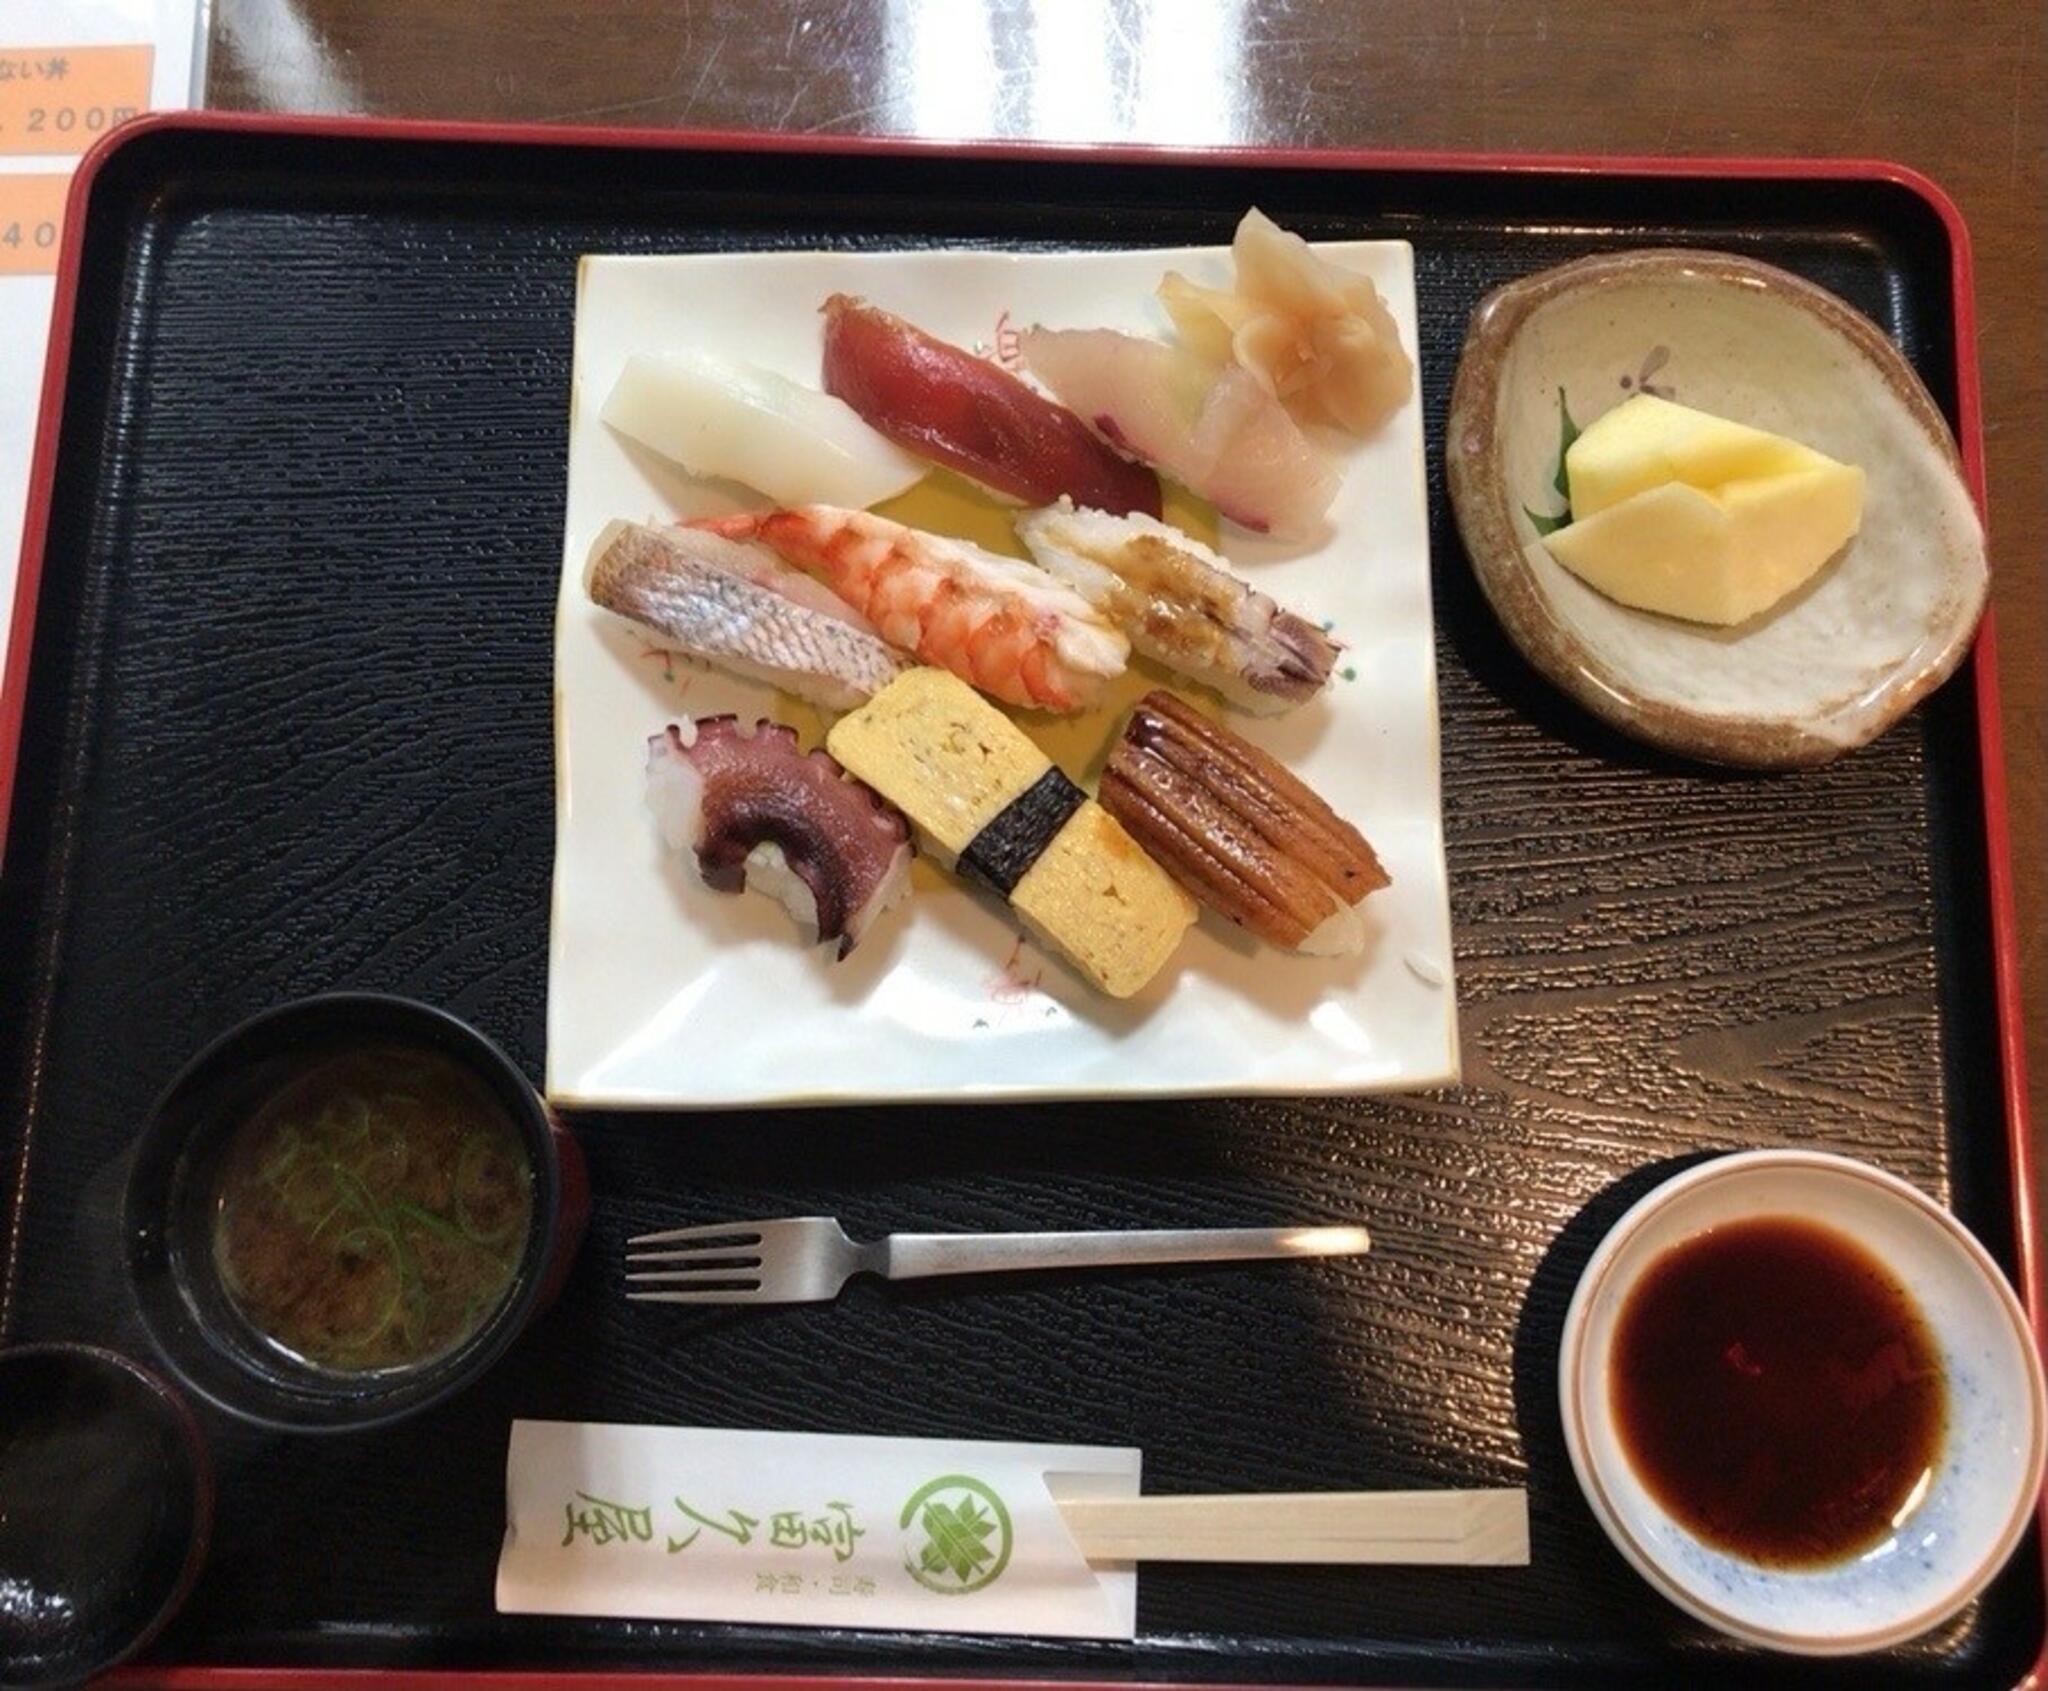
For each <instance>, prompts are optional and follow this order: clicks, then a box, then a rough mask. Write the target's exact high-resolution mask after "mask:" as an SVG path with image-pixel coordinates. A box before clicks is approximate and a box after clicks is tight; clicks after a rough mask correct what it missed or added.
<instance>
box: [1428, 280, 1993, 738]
mask: <svg viewBox="0 0 2048 1691" xmlns="http://www.w3.org/2000/svg"><path fill="white" fill-rule="evenodd" d="M1644 392H1648V393H1654V394H1657V395H1659V396H1660V397H1662V398H1666V399H1672V400H1675V401H1677V402H1678V403H1680V404H1682V405H1690V406H1693V407H1696V408H1697V409H1699V410H1702V411H1710V412H1713V413H1715V414H1716V415H1719V416H1723V417H1728V418H1731V419H1733V420H1734V421H1737V422H1742V423H1748V424H1752V425H1754V426H1755V427H1758V428H1763V429H1769V430H1771V431H1773V432H1775V433H1778V434H1783V435H1788V436H1790V437H1791V438H1793V439H1795V440H1798V441H1801V442H1803V443H1805V444H1806V445H1808V446H1811V447H1814V448H1815V449H1816V450H1818V451H1821V452H1824V453H1826V454H1828V455H1829V456H1830V457H1833V458H1838V459H1841V460H1843V461H1844V462H1847V463H1852V464H1858V465H1861V466H1862V467H1863V469H1864V471H1865V472H1866V478H1867V479H1866V491H1865V500H1864V511H1863V525H1862V530H1861V532H1860V533H1859V534H1858V535H1857V536H1856V537H1855V539H1853V540H1851V541H1850V542H1849V544H1848V545H1847V546H1846V547H1844V548H1843V549H1842V551H1841V552H1839V553H1838V554H1837V555H1836V556H1835V557H1834V558H1833V559H1831V560H1830V561H1829V562H1828V563H1827V564H1826V565H1824V566H1823V567H1822V569H1821V571H1820V573H1819V574H1818V575H1816V576H1815V577H1814V578H1813V579H1812V580H1811V581H1810V582H1808V583H1807V584H1806V585H1805V586H1804V587H1802V588H1801V589H1799V590H1798V591H1797V592H1796V593H1794V594H1793V595H1792V596H1791V598H1790V599H1788V600H1787V601H1785V602H1783V603H1781V604H1779V605H1776V606H1774V607H1772V608H1771V609H1770V610H1768V611H1765V612H1763V613H1762V614H1760V615H1759V616H1757V617H1754V618H1752V619H1751V620H1750V621H1748V622H1746V623H1742V624H1739V625H1738V626H1736V627H1734V628H1726V629H1724V628H1713V627H1708V626H1706V625H1703V624H1698V623H1688V622H1683V621H1680V620H1678V619H1676V618H1672V617H1665V616H1660V615H1657V614H1656V613H1654V612H1650V611H1641V610H1635V609H1632V608H1630V607H1629V606H1626V605H1622V604H1618V603H1616V602H1615V601H1614V600H1612V599H1609V598H1607V597H1606V596H1605V595H1603V594H1601V593H1598V592H1596V591H1595V590H1594V589H1593V588H1591V587H1589V586H1587V585H1586V584H1585V583H1584V582H1582V581H1580V580H1579V579H1578V577H1576V576H1574V575H1572V574H1571V573H1570V572H1569V571H1568V570H1566V569H1565V568H1564V566H1563V565H1561V564H1559V563H1558V562H1557V561H1556V560H1555V559H1554V558H1552V557H1551V555H1550V552H1549V550H1548V549H1547V548H1546V547H1545V546H1544V544H1543V542H1542V539H1541V537H1540V536H1539V535H1538V533H1537V528H1536V524H1535V522H1534V520H1533V519H1532V515H1531V513H1535V514H1536V515H1540V516H1554V515H1556V514H1558V512H1559V511H1560V510H1561V509H1562V507H1563V500H1562V498H1561V496H1560V495H1559V494H1558V492H1557V491H1556V489H1555V487H1554V485H1553V482H1554V479H1555V478H1556V477H1557V474H1558V461H1559V446H1560V431H1561V425H1562V418H1561V414H1560V396H1562V405H1563V406H1564V407H1565V408H1566V409H1568V410H1569V412H1570V414H1571V418H1572V420H1573V422H1575V423H1576V424H1577V425H1578V426H1579V427H1581V428H1584V427H1585V426H1586V425H1587V424H1589V423H1591V422H1592V421H1593V420H1594V419H1595V418H1596V417H1598V416H1600V415H1602V414H1603V413H1604V412H1606V411H1608V410H1610V409H1612V408H1613V407H1614V406H1616V405H1619V404H1621V403H1622V402H1623V401H1624V400H1626V399H1628V398H1630V397H1631V396H1632V395H1634V394H1637V393H1644ZM1445 468H1446V474H1447V477H1448V480H1449V486H1450V492H1451V499H1452V503H1453V506H1454V508H1455V510H1456V513H1457V519H1458V528H1459V531H1460V533H1461V534H1462V535H1463V537H1464V541H1465V549H1466V551H1467V552H1468V553H1469V554H1470V556H1471V559H1472V567H1473V570H1474V572H1475V573H1476V574H1477V576H1478V578H1479V583H1480V586H1481V587H1482V588H1483V589H1484V590H1485V593H1486V596H1487V598H1488V599H1489V600H1490V601H1491V602H1492V605H1493V608H1494V611H1495V613H1496V614H1497V615H1498V616H1499V618H1500V620H1501V623H1502V624H1503V626H1504V627H1505V628H1506V629H1507V631H1508V634H1509V635H1510V636H1511V637H1512V638H1513V639H1514V641H1515V643H1516V644H1517V645H1518V646H1520V647H1521V649H1522V651H1523V652H1524V653H1525V654H1526V655H1527V656H1528V658H1529V660H1530V661H1531V662H1532V663H1533V664H1534V665H1535V666H1536V667H1537V669H1539V670H1540V671H1542V673H1543V674H1544V675H1546V676H1547V677H1549V679H1550V680H1551V681H1553V682H1555V683H1556V684H1557V685H1558V686H1559V687H1561V688H1563V689H1564V691H1565V692H1567V693H1569V694H1570V695H1571V696H1572V697H1573V698H1574V699H1576V700H1577V701H1578V702H1579V703H1580V704H1582V705H1583V706H1585V707H1586V709H1588V710H1590V711H1592V712H1593V713H1594V715H1596V716H1599V717H1602V718H1604V719H1605V720H1606V721H1608V722H1610V723H1612V724H1613V725H1614V726H1615V727H1617V728H1619V729H1621V730H1622V731H1623V732H1625V733H1628V734H1631V735H1634V736H1635V737H1637V738H1638V739H1642V740H1646V741H1648V742H1650V743H1651V744H1653V745H1657V746H1661V747H1664V748H1665V749H1667V750H1671V751H1676V752H1680V753H1684V754H1686V755H1688V756H1692V757H1698V758H1704V759H1707V760H1710V761H1713V762H1717V763H1727V764H1736V765H1742V766H1747V767H1752V768H1789V767H1795V766H1799V765H1805V764H1815V763H1824V762H1826V761H1828V760H1829V759H1830V758H1833V757H1836V756H1839V755H1840V754H1841V753H1843V752H1845V751H1848V750H1850V749H1852V748H1853V747H1856V746H1860V745H1863V744H1864V743H1866V742H1867V741H1869V740H1871V739H1873V738H1875V737H1876V736H1877V735H1878V734H1880V733H1882V732H1883V731H1884V730H1885V729H1886V728H1887V727H1889V726H1890V725H1891V724H1892V723H1893V722H1895V721H1897V720H1898V719H1899V717H1901V716H1902V715H1904V714H1905V712H1907V711H1908V710H1910V709H1911V708H1912V707H1913V705H1914V704H1915V703H1917V702H1918V701H1919V700H1920V699H1921V698H1923V697H1924V696H1925V695H1926V694H1927V693H1928V692H1930V691H1931V690H1932V689H1933V688H1934V687H1936V686H1938V685H1939V684H1940V683H1941V682H1942V681H1943V680H1944V679H1946V678H1947V676H1948V675H1949V674H1950V673H1951V672H1952V671H1953V670H1954V669H1955V667H1956V665H1957V664H1958V663H1960V662H1961V661H1962V657H1963V654H1964V653H1965V652H1966V651H1967V650H1968V649H1969V644H1970V639H1971V636H1972V635H1973V634H1974V633H1975V631H1976V627H1977V622H1978V619H1979V618H1980V616H1981V615H1982V613H1983V609H1984V602H1985V596H1986V592H1987V588H1988V573H1987V568H1986V563H1985V556H1984V534H1983V528H1982V525H1981V523H1980V522H1979V520H1978V516H1977V511H1976V506H1975V504H1974V503H1973V501H1972V500H1971V497H1970V492H1969V489H1968V487H1967V486H1966V485H1965V484H1964V481H1963V476H1962V469H1961V465H1960V462H1959V460H1958V458H1957V454H1956V447H1955V441H1954V439H1953V438H1952V437H1951V435H1950V433H1949V429H1948V424H1947V423H1946V422H1945V421H1944V419H1943V417H1942V415H1941V412H1940V410H1939V408H1937V407H1936V405H1935V403H1934V401H1933V400H1932V399H1931V398H1930V397H1929V396H1928V393H1927V390H1926V389H1925V388H1924V387H1922V386H1921V384H1920V381H1919V378H1918V377H1917V376H1915V375H1914V373H1913V371H1912V369H1911V367H1910V366H1908V365H1907V363H1906V361H1905V359H1904V358H1903V357H1901V356H1900V354H1899V352H1898V349H1897V348H1896V347H1894V346H1893V345H1892V343H1891V342H1890V341H1889V340H1888V339H1886V338H1885V336H1884V335H1883V334H1882V333H1881V332H1880V331H1879V330H1878V329H1877V327H1876V326H1875V325H1874V324H1872V323H1871V322H1870V320H1869V319H1868V318H1866V317H1864V316H1862V315H1861V314H1860V313H1859V312H1857V311H1855V310H1854V309H1852V308H1851V307H1850V306H1848V305H1846V304H1844V303H1843V302H1842V301H1841V300H1839V299H1837V298H1836V297H1835V296H1834V295H1833V294H1830V293H1828V292H1826V291H1825V290H1823V289H1821V288H1817V287H1815V286H1813V284H1811V283H1810V282H1806V281H1803V280H1801V279H1800V278H1799V277H1797V276H1793V275H1790V274H1788V273H1787V272H1785V271H1782V270H1777V269H1774V268H1772V267H1771V266H1770V265H1767V264H1757V263H1754V262H1752V261H1751V260H1748V259H1742V258H1735V257H1732V256H1729V255H1727V254H1723V253H1712V252H1690V251H1682V250H1655V251H1644V252H1631V253H1622V254H1617V255H1614V256H1610V257H1601V258H1590V259H1583V260H1580V261H1579V262H1577V263H1574V264H1567V265H1563V266H1561V267H1560V268H1558V269H1555V270H1546V271H1544V272H1542V273H1541V274H1539V275H1535V276H1530V277H1527V278H1525V279H1524V280H1522V281H1519V282H1515V283H1512V284H1510V285H1509V286H1507V287H1504V288H1501V289H1499V290H1498V291H1496V292H1494V293H1492V294H1489V295H1488V296H1487V297H1486V299H1485V300H1484V301H1483V302H1481V304H1480V307H1479V309H1478V311H1477V312H1475V313H1474V315H1473V318H1472V323H1471V327H1470V329H1469V331H1468V333H1467V335H1466V341H1465V350H1464V354H1463V357H1462V358H1461V360H1460V362H1459V365H1458V375H1457V382H1456V385H1455V388H1454V391H1453V394H1452V399H1451V413H1450V421H1449V424H1448V427H1447V429H1446V434H1445Z"/></svg>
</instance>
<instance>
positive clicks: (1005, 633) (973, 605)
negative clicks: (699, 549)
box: [695, 505, 1131, 711]
mask: <svg viewBox="0 0 2048 1691" xmlns="http://www.w3.org/2000/svg"><path fill="white" fill-rule="evenodd" d="M695 526H696V527H698V528H703V529H709V530H710V531H712V532H713V533H715V534H721V535H724V536H726V537H727V538H729V539H733V540H758V541H761V542H763V543H764V544H766V545H768V546H772V547H773V548H774V549H775V550H776V551H777V552H779V553H780V554H781V555H782V556H783V557H784V558H786V559H788V560H789V561H790V562H791V563H793V564H796V565H797V566H799V567H800V568H802V569H806V570H809V571H811V572H812V573H813V574H815V575H817V576H819V577H820V578H822V579H823V580H824V581H825V582H826V584H827V585H829V586H830V587H831V588H832V590H833V591H834V592H835V593H837V594H839V595H840V596H841V597H842V598H844V599H845V600H847V601H848V603H850V604H851V605H852V606H853V607H854V608H855V609H856V610H858V611H859V612H861V613H862V614H863V615H864V616H866V617H867V618H868V619H869V620H870V621H871V622H872V623H873V624H874V626H875V629H876V632H877V633H879V634H880V635H881V636H882V638H883V639H884V640H887V641H889V642H890V643H891V644H892V645H896V646H901V647H902V648H903V649H904V650H906V651H909V652H914V653H915V654H916V655H917V656H918V657H920V658H922V659H923V660H924V661H925V662H926V663H929V664H935V665H937V666H938V667H939V668H941V669H949V670H951V671H952V672H953V673H954V674H955V675H957V676H959V677H960V678H961V680H963V681H967V682H971V683H972V684H973V685H974V686H976V687H979V688H980V689H981V690H982V691H983V692H984V693H988V694H991V695H992V696H993V697H995V698H998V699H1001V700H1003V701H1004V702H1005V703H1006V704H1013V705H1022V706H1025V707H1027V708H1029V709H1033V710H1052V711H1073V710H1085V709H1086V708H1087V707H1088V706H1089V705H1091V704H1093V703H1094V702H1095V700H1096V699H1097V697H1098V696H1099V695H1100V694H1101V692H1102V689H1103V686H1104V685H1105V683H1107V682H1108V681H1110V680H1111V679H1112V678H1113V677H1115V676H1118V675H1121V674H1122V673H1123V669H1124V665H1125V663H1126V661H1127V660H1128V659H1129V657H1130V650H1131V648H1130V642H1129V641H1127V640H1126V639H1125V638H1124V637H1123V636H1122V635H1121V634H1119V633H1118V632H1117V631H1116V629H1115V628H1114V627H1113V626H1112V625H1111V624H1110V623H1109V621H1108V620H1107V619H1106V618H1104V617H1103V616H1102V615H1101V613H1100V612H1098V611H1097V610H1096V609H1095V608H1094V607H1093V606H1091V605H1090V604H1089V603H1088V601H1087V600H1085V599H1083V598H1082V597H1081V596H1080V595H1079V594H1078V593H1076V592H1075V591H1074V590H1073V589H1072V588H1071V587H1069V586H1067V585H1066V584H1065V583H1064V582H1061V581H1058V580H1056V579H1055V578H1054V577H1052V576H1049V575H1047V574H1046V573H1045V571H1044V570H1042V569H1039V568H1038V567H1037V566H1036V565H1033V564H1027V563H1024V562H1022V561H1021V560H1019V559H1016V558H1004V557H1000V556H998V555H997V554H996V553H993V552H984V551H983V550H982V549H981V548H980V547H979V546H975V545H971V544H970V543H968V542H967V541H964V540H949V539H947V538H945V537H944V536H942V535H936V534H926V533H924V532H922V531H921V530H919V529H914V528H906V527H904V525H903V524H901V523H896V522H891V521H889V520H888V518H886V517H878V516H876V515H875V514H874V513H873V512H871V511H845V510H840V509H837V508H835V507H833V506H830V505H800V506H797V507H795V508H794V509H791V510H785V511H762V512H751V513H747V514H744V515H741V516H736V517H711V518H705V519H703V520H702V521H701V522H699V523H698V524H696V525H695Z"/></svg>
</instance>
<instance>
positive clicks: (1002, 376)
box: [825, 294, 1160, 517]
mask: <svg viewBox="0 0 2048 1691" xmlns="http://www.w3.org/2000/svg"><path fill="white" fill-rule="evenodd" d="M825 391H826V392H827V393H830V394H836V395H837V396H838V397H839V398H841V399H843V400H845V401H846V403H847V404H849V405H851V406H852V407H853V408H854V410H856V411H858V412H859V413H860V414H861V416H862V417H863V418H865V419H866V420H867V422H868V423H869V424H871V425H872V426H873V427H874V428H876V429H878V430H879V431H880V432H881V433H883V434H885V435H887V436H888V437H889V438H890V439H891V440H893V441H895V442H896V443H897V444H898V445H899V446H906V447H908V448H909V449H910V450H911V451H912V452H916V453H920V454H922V455H923V456H924V457H926V458H930V459H933V460H935V461H936V462H938V463H941V464H944V465H945V466H946V467H947V468H948V469H952V470H958V471H959V472H960V473H961V474H962V475H965V476H971V477H972V478H973V479H974V480H976V481H978V482H981V483H982V484H984V485H985V486H987V487H991V488H993V489H994V490H995V491H996V492H998V493H1002V494H1008V495H1009V496H1010V497H1011V498H1014V499H1021V500H1023V501H1024V502H1025V503H1026V504H1030V505H1049V504H1051V503H1052V501H1053V500H1055V499H1058V498H1059V497H1061V496H1062V495H1065V496H1066V497H1068V498H1070V499H1072V500H1073V501H1074V502H1075V503H1076V504H1079V505H1092V506H1094V507H1096V508H1097V509H1100V510H1104V511H1113V512H1116V513H1117V514H1119V515H1121V514H1122V513H1123V512H1126V511H1142V512H1144V513H1145V514H1146V515H1147V516H1153V517H1156V516H1158V515H1159V511H1160V503H1159V478H1158V477H1157V476H1156V475H1154V474H1153V473H1152V472H1151V471H1150V470H1148V469H1146V468H1145V466H1144V465H1142V464H1134V463H1132V462H1131V461H1130V459H1128V458H1124V457H1121V456H1119V455H1118V454H1117V453H1115V452H1112V451H1111V450H1110V449H1109V448H1108V447H1107V446H1105V445H1103V443H1102V442H1101V441H1100V440H1099V439H1098V438H1097V437H1096V436H1095V435H1094V434H1092V433H1090V432H1089V429H1088V425H1087V424H1086V423H1084V422H1082V421H1081V419H1080V418H1079V417H1077V416H1075V415H1074V414H1073V412H1071V411H1069V410H1068V409H1067V408H1066V407H1065V406H1063V405H1055V404H1054V403H1053V402H1052V401H1051V400H1049V399H1047V398H1046V397H1045V396H1044V395H1043V394H1041V393H1037V392H1035V391H1034V390H1032V389H1031V388H1029V387H1026V386H1025V385H1024V383H1022V382H1020V381H1019V380H1018V379H1017V378H1016V377H1015V376H1013V375H1011V374H1010V372H1009V371H1007V370H1005V369H1004V368H1003V367H1002V366H1001V365H999V364H996V363H992V362H991V361H990V360H988V359H986V358H977V357H975V356H974V354H973V353H971V352H968V351H966V350H964V349H963V348H961V347H957V346H952V345H949V344H948V343H947V342H945V341H942V340H939V339H937V338H935V337H934V336H931V335H928V334H926V333H925V332H924V331H923V330H922V329H919V328H917V327H915V326H914V325H912V324H910V323H906V322H904V321H903V319H902V318H900V317H895V316H892V315H891V314H890V313H888V312H886V311H879V310H877V309H876V308H875V307H874V306H871V305H866V304H863V303H862V302H861V301H860V300H857V299H851V298H849V297H848V296H847V295H845V294H834V295H833V296H832V297H831V298H830V299H828V300H827V301H826V302H825ZM835 502H836V503H839V504H851V503H854V501H851V500H837V501H835Z"/></svg>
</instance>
